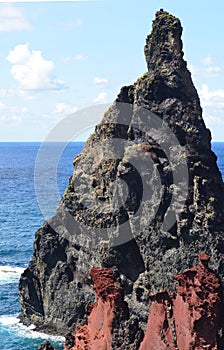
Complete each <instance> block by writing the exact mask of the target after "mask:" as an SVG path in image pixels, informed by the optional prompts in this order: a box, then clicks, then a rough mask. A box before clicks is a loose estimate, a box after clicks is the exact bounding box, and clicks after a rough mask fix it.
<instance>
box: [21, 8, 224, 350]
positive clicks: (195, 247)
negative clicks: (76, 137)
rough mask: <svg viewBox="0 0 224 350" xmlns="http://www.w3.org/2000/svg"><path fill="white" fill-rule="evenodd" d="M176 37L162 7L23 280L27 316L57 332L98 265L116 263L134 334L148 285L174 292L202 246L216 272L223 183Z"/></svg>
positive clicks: (142, 318)
mask: <svg viewBox="0 0 224 350" xmlns="http://www.w3.org/2000/svg"><path fill="white" fill-rule="evenodd" d="M181 34H182V27H181V24H180V21H179V19H177V18H176V17H174V16H172V15H170V14H168V13H167V12H164V11H162V10H161V11H158V12H157V14H156V18H155V20H154V22H153V28H152V33H151V34H150V35H149V36H148V37H147V40H146V46H145V56H146V62H147V67H148V71H147V72H146V73H145V74H144V75H143V76H142V77H141V78H139V79H138V80H137V81H136V83H135V84H133V85H131V86H125V87H123V88H122V89H121V91H120V93H119V95H118V97H117V99H116V101H115V102H114V104H113V105H112V106H111V108H110V109H109V110H108V111H107V112H106V113H105V115H104V117H103V119H102V121H101V123H100V124H99V125H97V126H96V129H95V132H94V134H93V135H92V136H90V138H89V139H88V141H87V142H86V144H85V146H84V149H83V151H82V153H81V154H80V156H79V157H78V158H76V160H75V162H74V164H75V170H74V174H73V176H72V177H71V179H70V181H69V186H68V188H67V190H66V191H65V193H64V195H63V197H62V199H61V202H60V205H59V207H58V209H57V212H56V214H55V216H54V217H53V218H52V219H51V220H49V221H48V222H45V223H44V224H43V226H42V227H41V228H40V229H39V230H38V231H37V233H36V235H35V242H34V252H33V257H32V259H31V261H30V263H29V266H28V268H27V269H26V270H25V271H24V273H23V274H22V276H21V279H20V283H19V297H20V303H21V315H20V319H21V321H22V322H23V323H25V324H30V323H34V324H35V325H36V327H37V329H39V330H44V331H45V332H51V333H57V334H65V333H66V332H68V331H73V330H74V327H75V325H76V324H80V325H81V326H82V325H84V324H86V323H87V319H88V314H89V309H88V305H89V304H91V303H93V302H94V291H93V288H92V285H91V279H90V277H89V275H88V273H89V271H90V270H91V269H92V268H93V267H96V266H99V267H100V268H107V269H114V268H116V271H117V275H116V281H117V283H119V285H121V287H122V290H123V291H124V301H126V302H127V303H128V308H129V313H130V316H131V318H132V319H135V320H137V323H135V322H136V321H133V322H134V323H133V327H130V330H131V329H134V330H136V334H137V333H138V331H139V328H138V326H136V325H137V324H139V325H140V326H141V327H142V328H143V329H144V328H145V327H146V324H147V318H148V309H149V305H148V295H149V293H150V294H153V293H157V292H158V291H160V290H164V289H168V290H170V291H171V292H172V291H173V290H175V281H174V280H172V278H171V276H172V275H173V274H179V273H180V272H181V271H183V270H185V269H188V268H189V267H190V266H194V265H195V264H196V262H197V255H198V254H199V253H204V254H208V255H211V257H212V258H211V264H210V265H211V268H212V269H214V270H215V271H217V272H218V274H219V275H220V277H221V278H222V279H223V276H224V258H223V253H224V242H223V233H224V215H223V214H224V213H223V199H224V187H223V182H222V179H221V174H220V172H219V169H218V167H217V164H216V156H215V155H214V153H213V152H212V151H211V134H210V131H209V130H208V129H207V128H206V126H205V123H204V121H203V118H202V109H201V106H200V100H199V97H198V94H197V91H196V89H195V87H194V85H193V83H192V79H191V74H190V72H189V71H188V69H187V64H186V62H185V61H184V59H183V51H182V41H181ZM121 184H125V185H121ZM180 298H181V297H179V299H177V300H180ZM163 299H164V298H163ZM187 302H188V301H187ZM108 305H109V304H108ZM183 307H186V304H184V306H183ZM111 322H112V321H111ZM186 322H187V321H186ZM85 329H86V328H85ZM116 346H117V345H116V341H115V343H113V339H112V348H114V349H117V348H118V347H116Z"/></svg>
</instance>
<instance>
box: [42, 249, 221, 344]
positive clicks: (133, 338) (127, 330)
mask: <svg viewBox="0 0 224 350" xmlns="http://www.w3.org/2000/svg"><path fill="white" fill-rule="evenodd" d="M199 259H200V263H199V264H198V265H197V266H195V267H192V268H190V269H188V270H186V271H184V272H183V273H181V274H178V275H174V276H173V278H174V280H176V281H177V282H178V284H179V285H178V286H177V293H171V294H170V293H169V292H167V291H165V290H164V291H161V292H159V293H156V294H154V295H150V297H149V299H150V300H151V307H150V312H149V318H148V324H147V328H146V332H145V335H143V331H142V330H141V328H140V327H139V325H138V323H137V320H133V319H132V318H130V315H129V310H128V305H127V303H126V302H125V301H124V291H123V289H122V288H121V286H120V284H119V283H118V282H117V280H116V279H117V274H116V271H114V270H113V269H102V268H94V269H92V270H91V271H90V276H91V277H92V281H93V287H94V291H95V298H96V303H95V304H93V305H89V308H88V310H89V316H88V323H87V325H84V326H78V325H77V326H76V331H75V332H74V334H68V335H67V336H66V342H65V347H64V350H95V349H97V350H111V349H116V350H128V349H132V350H138V349H139V350H169V349H170V350H192V349H194V350H202V349H209V350H217V349H219V350H220V349H223V347H224V342H223V341H224V338H222V331H223V324H224V312H223V288H222V284H221V281H220V278H219V276H218V275H217V274H216V273H215V272H214V271H213V270H211V269H210V268H209V266H208V262H209V260H210V257H209V256H208V255H206V254H200V255H199ZM115 344H116V345H115ZM39 349H41V350H48V349H50V350H52V349H53V348H50V347H49V344H48V347H40V348H39Z"/></svg>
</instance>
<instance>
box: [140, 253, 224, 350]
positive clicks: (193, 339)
mask: <svg viewBox="0 0 224 350" xmlns="http://www.w3.org/2000/svg"><path fill="white" fill-rule="evenodd" d="M199 260H200V263H199V264H198V265H197V266H195V267H192V268H191V269H189V270H186V271H184V272H183V273H182V274H179V275H174V276H173V278H174V279H175V280H176V281H178V283H179V286H178V287H177V294H172V295H169V294H168V292H166V291H164V292H160V293H157V294H155V295H153V296H151V300H152V304H151V307H150V313H149V319H148V324H147V329H146V334H145V337H144V340H143V342H142V343H141V346H140V349H139V350H154V349H155V350H167V349H170V350H176V349H180V350H191V349H194V350H202V349H209V350H216V349H218V347H217V333H218V330H219V329H220V328H221V327H222V322H223V318H224V314H223V293H222V285H221V282H220V279H219V276H218V275H217V274H216V273H215V272H214V271H212V270H211V269H210V268H209V267H208V262H209V260H210V257H209V256H208V255H205V254H200V255H199Z"/></svg>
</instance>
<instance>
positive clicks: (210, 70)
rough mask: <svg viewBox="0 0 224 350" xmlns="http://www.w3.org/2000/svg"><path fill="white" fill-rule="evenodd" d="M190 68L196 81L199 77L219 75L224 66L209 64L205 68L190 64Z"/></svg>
mask: <svg viewBox="0 0 224 350" xmlns="http://www.w3.org/2000/svg"><path fill="white" fill-rule="evenodd" d="M188 69H189V70H190V72H191V73H192V75H193V77H194V79H195V80H196V81H197V80H198V78H208V77H218V76H220V73H221V72H222V68H221V67H218V66H209V67H206V68H205V67H197V66H193V65H191V64H189V65H188Z"/></svg>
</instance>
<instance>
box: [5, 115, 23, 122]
mask: <svg viewBox="0 0 224 350" xmlns="http://www.w3.org/2000/svg"><path fill="white" fill-rule="evenodd" d="M21 120H22V118H21V116H18V115H0V121H1V122H5V121H6V122H21Z"/></svg>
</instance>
